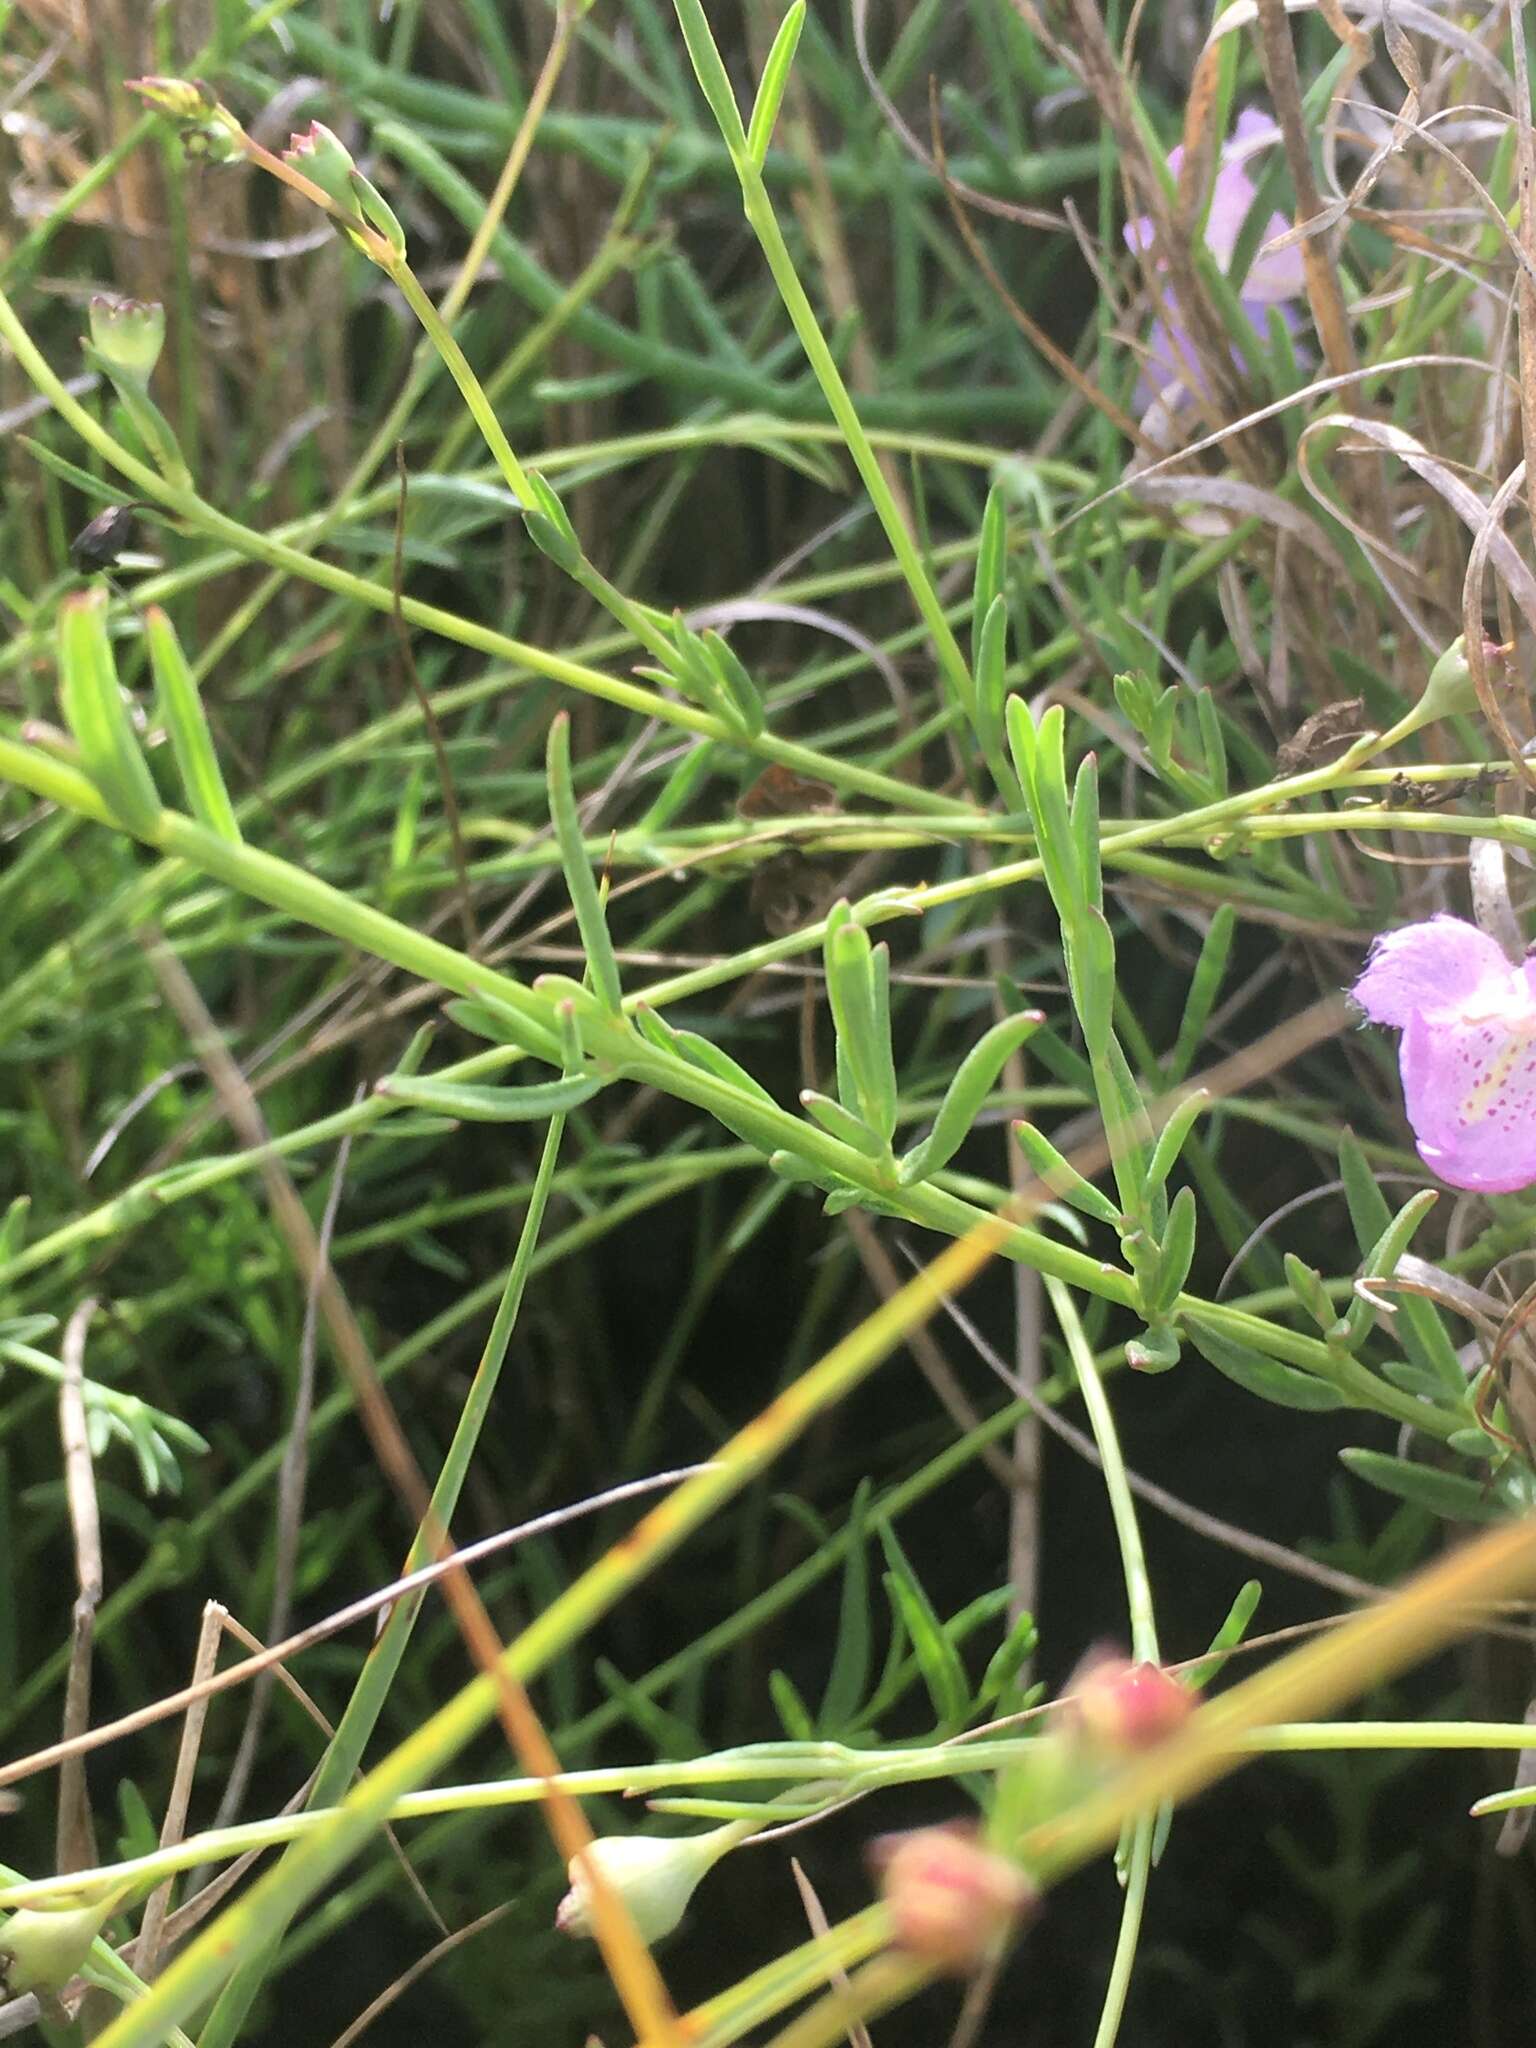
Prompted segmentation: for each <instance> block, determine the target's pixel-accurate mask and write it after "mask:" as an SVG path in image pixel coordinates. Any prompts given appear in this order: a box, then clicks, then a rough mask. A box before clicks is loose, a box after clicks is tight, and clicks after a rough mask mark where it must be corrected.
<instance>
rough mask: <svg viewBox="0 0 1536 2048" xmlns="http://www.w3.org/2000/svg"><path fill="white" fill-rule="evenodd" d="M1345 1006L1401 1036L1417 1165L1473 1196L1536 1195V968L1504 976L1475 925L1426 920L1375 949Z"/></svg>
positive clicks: (1505, 969)
mask: <svg viewBox="0 0 1536 2048" xmlns="http://www.w3.org/2000/svg"><path fill="white" fill-rule="evenodd" d="M1353 994H1354V999H1355V1001H1356V1002H1357V1003H1358V1004H1359V1005H1360V1007H1361V1009H1362V1010H1364V1012H1365V1014H1366V1016H1367V1017H1368V1018H1369V1019H1370V1021H1371V1022H1372V1023H1373V1024H1390V1025H1392V1026H1394V1027H1395V1028H1396V1029H1398V1030H1400V1031H1401V1032H1402V1034H1403V1038H1402V1046H1401V1048H1400V1052H1399V1060H1400V1063H1401V1067H1402V1076H1403V1094H1404V1097H1405V1099H1406V1104H1407V1110H1408V1121H1409V1123H1410V1124H1411V1125H1412V1126H1413V1135H1414V1138H1415V1140H1416V1142H1417V1144H1418V1148H1419V1156H1420V1157H1421V1158H1422V1159H1423V1161H1424V1163H1425V1165H1426V1166H1429V1167H1432V1168H1433V1169H1434V1171H1435V1172H1436V1173H1437V1174H1438V1175H1439V1176H1440V1178H1441V1179H1442V1180H1444V1181H1448V1182H1449V1183H1450V1185H1451V1186H1452V1187H1455V1188H1468V1189H1471V1190H1473V1191H1474V1192H1476V1193H1479V1194H1488V1195H1498V1194H1511V1193H1513V1192H1514V1191H1515V1190H1517V1189H1519V1188H1526V1187H1530V1186H1531V1185H1532V1184H1533V1183H1536V961H1533V960H1531V959H1529V958H1527V959H1525V960H1523V961H1522V962H1521V963H1520V965H1519V966H1514V965H1512V964H1511V962H1510V961H1509V960H1507V959H1506V958H1505V956H1504V953H1503V951H1502V949H1501V948H1500V947H1499V945H1498V944H1497V942H1496V941H1495V940H1493V939H1491V938H1489V936H1488V934H1487V933H1486V932H1483V931H1479V930H1478V928H1477V926H1476V925H1471V924H1467V923H1466V922H1464V920H1463V919H1461V918H1459V917H1444V916H1441V917H1431V918H1429V919H1427V920H1426V921H1425V922H1424V923H1422V924H1413V925H1407V926H1405V927H1404V928H1403V930H1401V931H1396V932H1388V933H1387V934H1386V935H1385V937H1383V938H1380V939H1378V940H1377V941H1376V943H1375V945H1374V946H1373V947H1372V949H1371V955H1370V959H1369V961H1368V962H1367V965H1366V969H1365V972H1364V974H1362V975H1361V977H1360V979H1359V981H1357V982H1356V983H1355V986H1354V990H1353Z"/></svg>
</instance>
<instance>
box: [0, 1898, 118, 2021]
mask: <svg viewBox="0 0 1536 2048" xmlns="http://www.w3.org/2000/svg"><path fill="white" fill-rule="evenodd" d="M122 1895H123V1894H122V1890H121V1888H119V1889H117V1890H114V1891H111V1892H109V1893H108V1894H107V1896H106V1898H105V1899H97V1900H95V1901H93V1902H92V1904H90V1905H88V1906H66V1907H54V1908H51V1909H49V1908H46V1907H39V1908H36V1909H30V1908H28V1907H25V1906H24V1907H22V1909H21V1910H20V1911H19V1912H16V1913H13V1914H12V1915H11V1917H10V1918H9V1920H7V1921H6V1923H5V1925H4V1926H3V1927H0V1975H3V1977H4V1982H5V1988H6V1990H7V1991H8V1992H9V1993H10V1995H11V1996H12V1997H13V1998H19V1997H20V1996H21V1994H22V1993H23V1992H24V1991H38V1992H41V1993H43V1994H44V1995H45V1996H46V1995H47V1994H48V1993H50V1992H55V1991H62V1990H63V1988H64V1986H65V1985H66V1984H67V1983H68V1982H69V1981H70V1979H71V1978H72V1977H77V1976H78V1975H79V1974H80V1971H81V1968H82V1967H83V1965H84V1963H85V1959H86V1957H87V1956H88V1955H89V1954H90V1952H91V1943H92V1942H93V1941H94V1940H95V1939H96V1937H97V1935H98V1934H100V1932H101V1930H102V1928H103V1927H104V1926H105V1925H106V1923H107V1920H108V1919H109V1918H110V1916H111V1913H112V1910H113V1908H114V1907H115V1906H116V1905H117V1902H118V1900H119V1899H120V1898H121V1897H122Z"/></svg>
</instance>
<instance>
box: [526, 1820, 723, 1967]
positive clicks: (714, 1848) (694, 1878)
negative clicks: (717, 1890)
mask: <svg viewBox="0 0 1536 2048" xmlns="http://www.w3.org/2000/svg"><path fill="white" fill-rule="evenodd" d="M722 1835H724V1836H726V1837H727V1838H728V1839H726V1840H724V1841H722V1840H721V1836H722ZM739 1839H740V1831H739V1830H738V1829H737V1828H736V1827H735V1826H734V1825H731V1826H727V1827H725V1828H715V1829H713V1830H711V1832H710V1833H709V1834H707V1835H673V1836H670V1837H662V1836H657V1835H600V1836H599V1837H598V1839H597V1840H596V1841H595V1842H593V1843H592V1845H591V1846H590V1848H587V1849H584V1850H583V1851H582V1853H581V1855H580V1856H573V1857H572V1858H571V1861H570V1865H569V1867H568V1869H567V1872H566V1874H567V1876H568V1877H569V1878H570V1882H571V1888H570V1890H569V1891H568V1892H567V1893H566V1895H565V1897H564V1898H563V1899H562V1900H561V1901H560V1904H559V1906H558V1907H557V1908H556V1911H555V1925H556V1926H557V1927H558V1928H559V1929H560V1932H561V1933H562V1934H581V1935H590V1934H592V1933H593V1931H594V1924H593V1923H594V1918H595V1916H594V1911H593V1904H592V1900H593V1887H592V1884H591V1882H590V1879H589V1877H588V1874H587V1871H586V1869H585V1868H584V1865H585V1864H586V1862H587V1861H588V1860H589V1859H590V1861H592V1862H594V1863H595V1864H596V1865H597V1867H598V1870H599V1872H600V1873H601V1875H602V1877H603V1879H604V1880H605V1881H606V1883H608V1884H609V1885H611V1886H612V1887H613V1889H614V1891H616V1892H617V1893H618V1895H619V1897H620V1898H621V1899H622V1900H623V1901H624V1904H625V1905H626V1906H627V1907H628V1908H629V1916H630V1918H631V1919H632V1920H633V1921H634V1923H635V1930H636V1932H637V1933H638V1934H639V1935H640V1937H641V1939H642V1940H643V1941H659V1940H660V1938H661V1937H662V1935H664V1934H670V1933H671V1932H672V1930H673V1928H674V1927H675V1926H676V1925H677V1923H678V1922H679V1921H680V1920H681V1919H682V1917H683V1914H684V1913H685V1912H686V1911H687V1909H688V1901H689V1900H690V1899H691V1898H692V1897H693V1894H694V1891H695V1890H696V1888H697V1887H698V1884H699V1881H700V1879H701V1878H702V1877H703V1876H704V1875H705V1873H706V1872H707V1871H708V1869H709V1867H710V1865H711V1864H712V1863H714V1862H715V1861H716V1859H717V1858H718V1857H720V1856H722V1855H724V1853H725V1851H726V1850H727V1849H729V1848H730V1847H731V1845H732V1843H733V1842H735V1841H738V1840H739Z"/></svg>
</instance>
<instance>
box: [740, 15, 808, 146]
mask: <svg viewBox="0 0 1536 2048" xmlns="http://www.w3.org/2000/svg"><path fill="white" fill-rule="evenodd" d="M804 27H805V0H794V4H793V6H791V8H790V10H789V12H788V13H787V14H786V15H785V17H784V19H783V20H782V21H781V22H780V23H779V32H778V34H777V35H776V36H775V37H774V39H773V47H772V49H771V50H770V51H769V52H768V60H767V62H766V63H765V64H764V66H763V75H762V78H761V80H760V81H759V83H758V88H757V99H756V101H755V102H754V104H753V107H752V119H751V121H750V122H749V123H748V124H747V155H748V156H749V157H750V158H751V159H752V162H753V163H754V164H755V165H756V166H757V168H758V169H759V170H761V169H762V167H763V159H764V158H765V157H766V156H767V154H768V145H769V143H770V142H772V140H773V131H774V126H775V124H776V123H777V121H778V118H779V107H780V105H781V104H782V102H783V99H784V88H785V87H786V86H787V85H788V84H789V74H790V69H791V67H792V65H793V64H794V61H795V51H796V49H797V47H798V46H799V42H800V31H801V29H803V28H804Z"/></svg>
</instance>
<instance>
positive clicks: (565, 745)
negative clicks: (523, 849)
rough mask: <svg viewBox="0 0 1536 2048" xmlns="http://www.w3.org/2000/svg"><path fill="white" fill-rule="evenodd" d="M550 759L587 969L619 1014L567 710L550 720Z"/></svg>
mask: <svg viewBox="0 0 1536 2048" xmlns="http://www.w3.org/2000/svg"><path fill="white" fill-rule="evenodd" d="M545 760H546V768H547V772H548V777H549V816H550V822H551V824H552V825H553V826H554V828H555V841H556V844H557V845H558V846H559V848H560V860H561V864H562V866H563V867H564V869H565V885H566V887H567V888H568V889H569V891H570V893H571V908H572V909H573V910H574V911H575V913H576V924H577V928H578V929H579V930H580V932H581V943H582V945H583V947H584V948H585V950H586V955H587V969H588V972H589V973H590V974H591V976H592V986H593V989H594V990H595V991H596V993H597V996H598V999H599V1000H600V1002H601V1003H602V1005H603V1007H604V1009H606V1010H608V1011H610V1012H611V1013H613V1014H614V1015H617V1014H618V1012H619V1008H620V1005H621V1003H622V1002H623V994H624V992H623V988H622V985H621V984H620V981H619V963H618V961H617V960H616V959H615V957H614V951H613V941H612V940H611V939H610V938H609V936H608V920H607V918H606V917H605V916H604V915H603V905H602V899H601V897H600V896H599V895H598V893H597V881H596V878H595V877H594V875H593V873H592V863H591V862H590V861H589V860H588V858H587V849H586V846H585V844H584V842H583V840H582V834H581V819H580V817H579V816H578V814H577V810H576V793H575V790H574V789H573V787H572V785H571V721H570V717H569V715H568V714H567V713H566V712H564V711H560V712H557V713H556V715H555V716H554V718H552V719H551V720H550V725H549V746H548V749H547V751H546V756H545Z"/></svg>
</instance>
